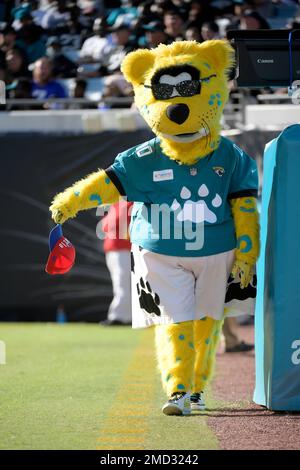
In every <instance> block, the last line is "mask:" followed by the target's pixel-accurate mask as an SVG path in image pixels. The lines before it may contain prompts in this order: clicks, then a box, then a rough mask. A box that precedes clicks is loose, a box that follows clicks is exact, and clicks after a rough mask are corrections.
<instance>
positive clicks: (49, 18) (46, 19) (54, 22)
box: [41, 0, 71, 34]
mask: <svg viewBox="0 0 300 470" xmlns="http://www.w3.org/2000/svg"><path fill="white" fill-rule="evenodd" d="M70 19H71V14H70V10H69V8H68V7H67V5H66V0H57V1H56V2H55V3H53V5H52V6H51V8H49V10H48V11H47V12H46V13H45V15H44V16H43V18H42V21H41V26H42V27H43V28H44V29H45V30H47V31H48V32H51V33H54V34H58V32H68V23H69V21H70Z"/></svg>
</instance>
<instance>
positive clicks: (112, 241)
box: [102, 200, 133, 252]
mask: <svg viewBox="0 0 300 470" xmlns="http://www.w3.org/2000/svg"><path fill="white" fill-rule="evenodd" d="M132 205H133V203H132V202H128V201H125V200H121V201H120V202H118V203H116V204H112V205H111V207H110V208H109V212H108V214H107V215H106V216H105V217H103V220H102V230H103V231H104V232H105V233H106V237H105V240H104V245H103V249H104V251H105V252H107V251H120V250H128V251H129V250H130V248H131V243H130V241H129V234H128V228H129V224H130V209H131V207H132Z"/></svg>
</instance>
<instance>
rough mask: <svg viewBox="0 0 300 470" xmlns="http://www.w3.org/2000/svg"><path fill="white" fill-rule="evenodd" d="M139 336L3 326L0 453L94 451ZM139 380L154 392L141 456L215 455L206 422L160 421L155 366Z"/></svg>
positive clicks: (82, 328) (95, 329)
mask: <svg viewBox="0 0 300 470" xmlns="http://www.w3.org/2000/svg"><path fill="white" fill-rule="evenodd" d="M143 334H144V333H143V332H141V331H134V330H131V328H124V327H123V328H120V327H113V328H104V327H99V326H98V325H86V324H72V325H71V324H65V325H56V324H1V325H0V340H3V341H5V343H6V354H7V364H6V365H0V401H1V406H0V423H1V425H0V449H95V448H96V447H97V444H99V437H100V439H101V429H102V426H104V425H105V420H106V417H107V415H108V413H109V411H110V410H111V409H112V407H113V406H114V405H115V401H114V397H115V395H116V394H117V393H118V392H119V390H120V389H121V390H122V383H124V382H123V381H124V374H125V371H126V369H127V367H128V366H129V365H130V361H131V360H132V357H133V355H134V351H135V349H136V347H137V346H138V344H140V342H141V338H143V337H142V335H143ZM148 341H149V348H151V347H153V346H152V338H150V337H149V338H148ZM141 360H142V358H141ZM145 374H146V375H147V377H148V381H149V383H150V382H151V381H152V380H153V382H154V384H153V390H154V392H153V396H152V395H151V396H150V397H148V398H147V399H148V401H149V403H150V408H149V409H150V413H149V416H148V417H147V419H146V424H147V432H146V434H145V442H144V444H143V445H144V448H145V449H149V450H150V449H177V450H181V449H217V448H218V442H217V439H216V437H215V435H214V434H213V432H212V431H211V430H210V428H209V427H208V426H207V420H206V417H205V416H195V417H187V418H185V417H183V418H182V417H166V416H164V415H162V413H161V412H160V406H161V405H162V403H163V401H164V399H165V397H164V395H163V393H162V391H161V387H160V383H159V378H158V375H157V372H156V371H155V365H154V359H153V366H151V367H150V368H149V369H148V370H145ZM118 404H119V405H120V410H121V409H122V403H120V402H118ZM120 420H122V413H121V411H120ZM123 421H124V420H123ZM116 428H117V423H116ZM129 448H130V447H129ZM112 449H113V445H112Z"/></svg>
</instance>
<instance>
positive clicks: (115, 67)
mask: <svg viewBox="0 0 300 470" xmlns="http://www.w3.org/2000/svg"><path fill="white" fill-rule="evenodd" d="M109 30H110V32H111V36H112V43H113V47H112V50H111V52H110V53H109V54H108V56H107V60H106V63H105V64H104V65H105V66H106V69H107V73H108V75H109V74H112V73H115V72H118V71H119V70H120V67H121V63H122V61H123V59H124V57H125V55H126V54H128V52H131V51H133V50H134V49H136V47H137V44H136V42H135V41H134V40H133V39H132V38H131V34H132V30H131V24H130V22H128V19H127V18H126V17H125V16H119V18H118V19H117V20H116V22H115V23H114V24H113V26H112V27H111V28H109Z"/></svg>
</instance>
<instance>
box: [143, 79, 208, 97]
mask: <svg viewBox="0 0 300 470" xmlns="http://www.w3.org/2000/svg"><path fill="white" fill-rule="evenodd" d="M216 76H217V75H216V74H213V75H209V77H204V78H200V79H199V80H184V81H183V82H180V83H177V85H169V84H168V83H154V84H153V85H145V84H144V83H142V84H141V85H144V87H145V88H151V90H152V93H153V96H154V98H155V99H157V100H167V99H169V98H171V96H172V94H173V90H174V88H175V90H176V91H177V93H178V94H179V95H180V96H185V97H187V96H194V95H197V94H198V93H200V91H201V83H202V82H204V83H205V82H209V80H210V79H211V78H212V77H216ZM174 98H175V96H174Z"/></svg>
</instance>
